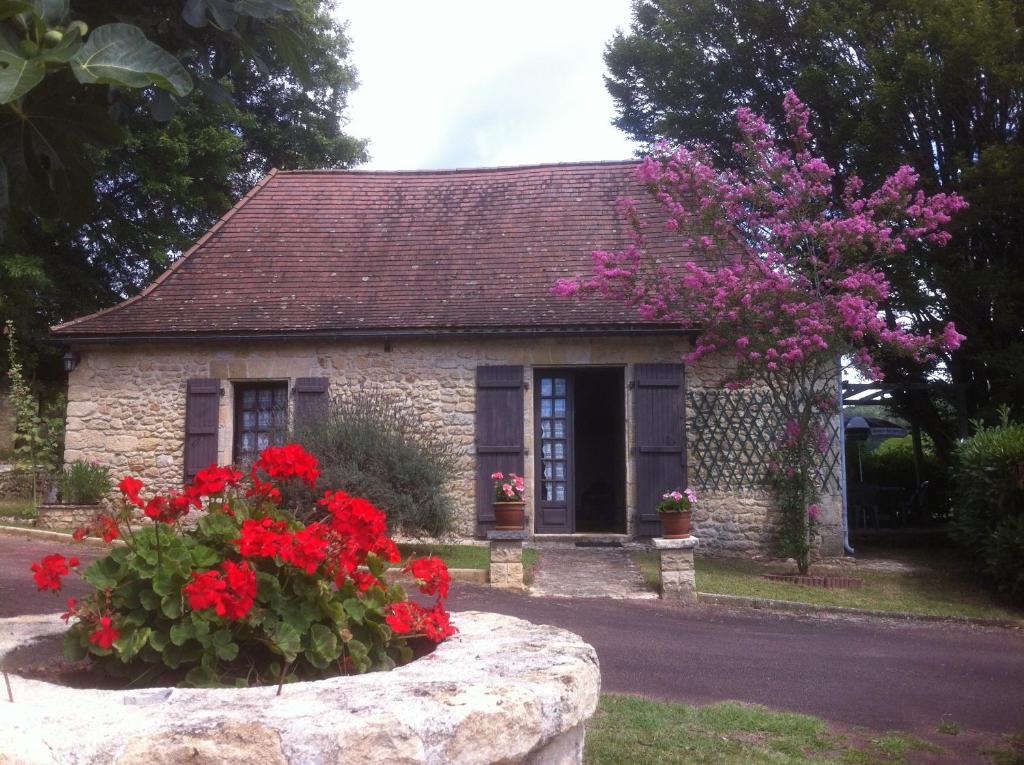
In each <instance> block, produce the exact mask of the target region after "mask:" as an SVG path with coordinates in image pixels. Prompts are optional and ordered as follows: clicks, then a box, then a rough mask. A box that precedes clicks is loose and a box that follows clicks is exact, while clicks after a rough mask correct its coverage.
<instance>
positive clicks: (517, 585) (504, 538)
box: [487, 531, 529, 590]
mask: <svg viewBox="0 0 1024 765" xmlns="http://www.w3.org/2000/svg"><path fill="white" fill-rule="evenodd" d="M528 536H529V535H528V534H527V532H525V531H488V532H487V539H488V541H489V542H490V546H491V567H490V581H491V586H492V587H505V588H508V589H513V590H521V589H523V587H524V584H523V540H525V539H526V538H527V537H528Z"/></svg>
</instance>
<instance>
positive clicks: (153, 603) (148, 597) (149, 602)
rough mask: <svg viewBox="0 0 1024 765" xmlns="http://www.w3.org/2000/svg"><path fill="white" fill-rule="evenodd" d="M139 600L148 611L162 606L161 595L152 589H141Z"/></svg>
mask: <svg viewBox="0 0 1024 765" xmlns="http://www.w3.org/2000/svg"><path fill="white" fill-rule="evenodd" d="M139 602H140V603H141V604H142V607H143V608H145V609H146V610H147V611H156V610H157V609H158V608H159V607H160V596H159V595H157V594H156V593H155V592H153V591H152V590H141V591H140V592H139Z"/></svg>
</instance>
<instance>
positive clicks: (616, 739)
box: [583, 694, 998, 765]
mask: <svg viewBox="0 0 1024 765" xmlns="http://www.w3.org/2000/svg"><path fill="white" fill-rule="evenodd" d="M918 756H923V757H924V758H926V759H927V761H928V762H929V763H949V765H953V763H957V762H960V761H961V757H960V756H959V755H958V754H957V753H955V752H949V751H947V750H945V749H944V748H942V747H939V746H936V745H935V744H933V743H931V742H928V741H924V740H922V739H919V738H916V737H914V736H910V735H908V734H905V733H899V732H889V733H882V734H879V733H877V732H873V731H867V730H862V729H851V730H849V731H838V730H836V729H834V728H832V727H830V726H829V725H828V723H826V722H825V721H824V720H821V719H818V718H816V717H808V716H806V715H799V714H790V713H785V712H773V711H770V710H768V709H765V708H764V707H759V706H753V705H748V704H739V703H736V702H724V703H720V704H712V705H710V706H706V707H695V706H689V705H687V704H674V703H665V702H656V701H651V700H648V699H642V698H637V697H634V696H619V695H612V694H605V695H603V696H602V697H601V703H600V706H599V707H598V710H597V714H596V715H595V716H594V717H593V719H592V720H591V721H590V722H589V723H587V743H586V751H585V753H584V758H583V761H584V762H585V763H586V764H587V765H638V764H639V763H648V762H649V763H658V764H659V765H673V764H675V763H679V764H680V765H682V763H687V764H689V763H708V764H712V763H713V764H714V765H761V764H763V765H802V764H803V763H840V764H843V765H869V764H870V763H893V764H894V765H895V764H899V763H904V764H907V763H913V762H915V761H917V757H918ZM997 762H998V761H997Z"/></svg>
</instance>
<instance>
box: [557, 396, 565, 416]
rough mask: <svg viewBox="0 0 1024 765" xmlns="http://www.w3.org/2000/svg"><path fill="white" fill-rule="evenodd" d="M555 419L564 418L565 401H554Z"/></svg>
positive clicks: (559, 399)
mask: <svg viewBox="0 0 1024 765" xmlns="http://www.w3.org/2000/svg"><path fill="white" fill-rule="evenodd" d="M555 417H565V399H564V398H556V399H555Z"/></svg>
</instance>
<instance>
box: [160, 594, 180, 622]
mask: <svg viewBox="0 0 1024 765" xmlns="http://www.w3.org/2000/svg"><path fill="white" fill-rule="evenodd" d="M160 610H161V611H162V612H163V614H164V616H166V617H167V618H168V619H177V618H178V617H179V616H181V595H166V596H164V599H163V600H161V601H160Z"/></svg>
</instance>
